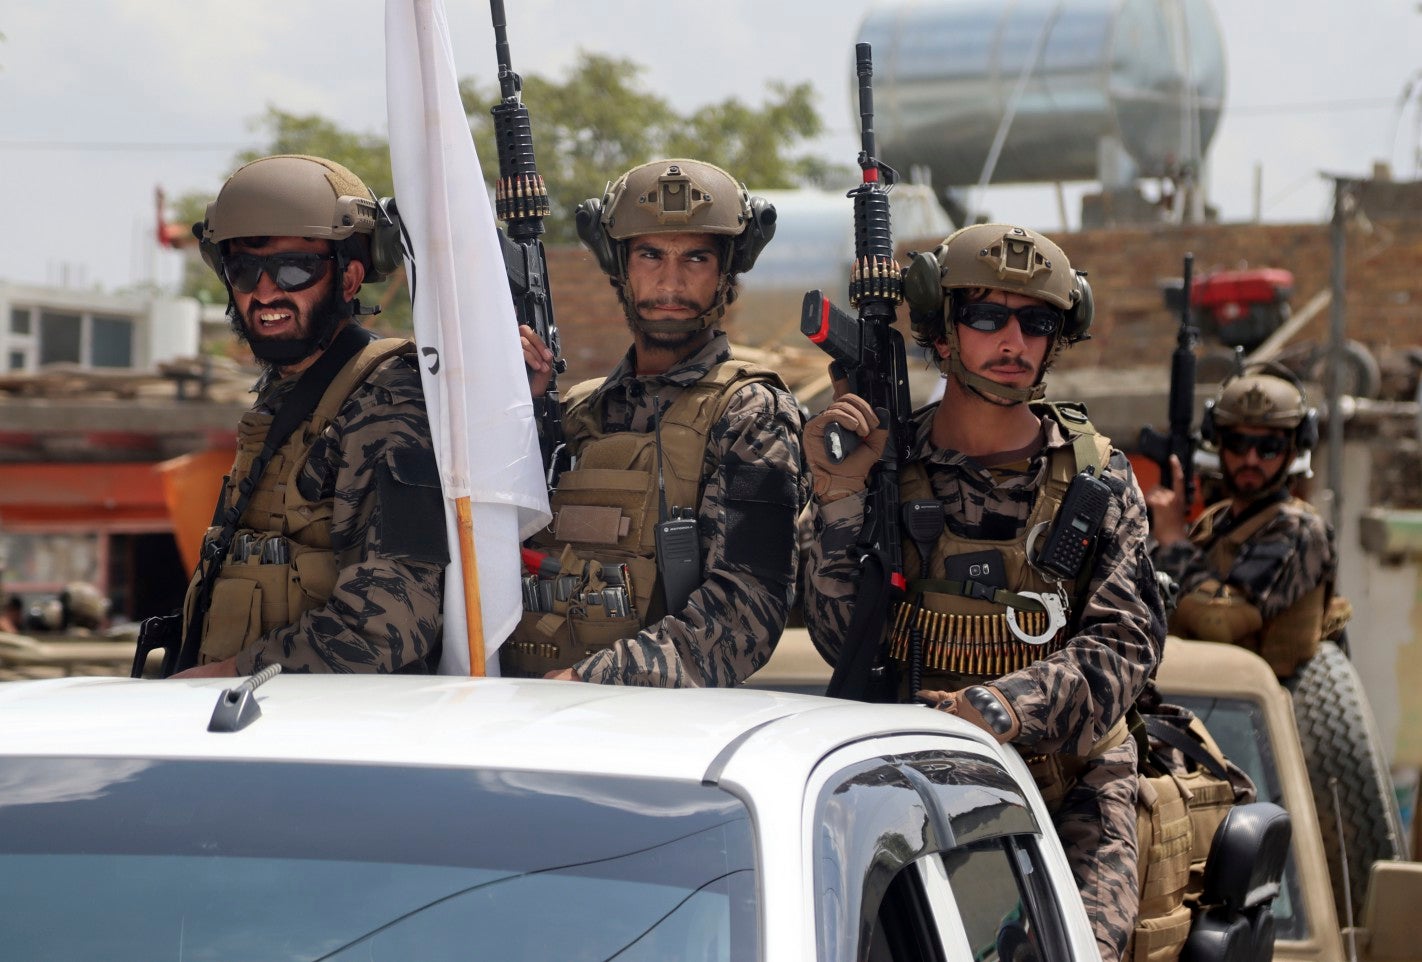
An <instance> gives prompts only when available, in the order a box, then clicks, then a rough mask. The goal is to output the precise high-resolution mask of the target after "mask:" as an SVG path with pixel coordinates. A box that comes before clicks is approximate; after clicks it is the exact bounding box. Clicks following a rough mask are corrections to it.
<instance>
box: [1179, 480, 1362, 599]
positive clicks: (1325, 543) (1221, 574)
mask: <svg viewBox="0 0 1422 962" xmlns="http://www.w3.org/2000/svg"><path fill="white" fill-rule="evenodd" d="M1207 550H1208V546H1201V545H1196V544H1195V543H1194V542H1192V541H1188V540H1186V541H1177V542H1175V543H1173V544H1167V545H1157V546H1156V548H1155V550H1154V551H1153V553H1152V556H1153V558H1154V560H1155V565H1156V567H1157V568H1158V569H1159V570H1161V571H1163V572H1165V573H1166V574H1168V575H1170V576H1171V577H1172V578H1174V579H1175V581H1176V582H1177V583H1178V584H1179V586H1180V593H1181V594H1182V595H1184V594H1188V593H1189V592H1191V591H1193V590H1195V589H1196V588H1197V587H1199V586H1200V583H1201V582H1203V581H1206V580H1208V579H1210V578H1215V579H1217V580H1219V581H1221V582H1223V583H1225V584H1228V585H1230V586H1231V587H1233V588H1236V589H1238V590H1239V591H1240V592H1241V593H1243V595H1244V597H1245V599H1246V600H1247V601H1249V603H1250V604H1252V605H1254V607H1256V608H1258V609H1259V614H1260V615H1261V616H1262V617H1263V618H1264V621H1265V622H1266V623H1267V622H1268V621H1270V620H1271V619H1273V618H1275V617H1277V616H1278V615H1279V614H1280V613H1281V612H1283V611H1284V610H1285V609H1287V608H1288V607H1289V606H1290V605H1292V604H1293V603H1294V602H1296V601H1298V600H1299V599H1300V598H1302V597H1303V596H1304V595H1306V594H1308V593H1309V592H1310V591H1312V590H1313V589H1314V588H1316V587H1318V586H1319V585H1320V584H1329V585H1331V584H1332V583H1333V581H1334V579H1335V577H1336V575H1337V572H1338V555H1337V552H1336V551H1335V549H1334V546H1333V528H1332V526H1331V525H1329V524H1328V522H1327V521H1325V520H1324V519H1323V517H1322V516H1321V515H1319V514H1318V513H1317V512H1316V511H1314V510H1312V508H1311V507H1310V506H1308V505H1306V504H1305V503H1304V502H1301V501H1292V502H1290V501H1285V502H1284V504H1283V505H1282V506H1281V508H1280V510H1279V512H1278V513H1277V514H1276V515H1275V516H1274V517H1273V518H1271V519H1270V520H1269V521H1268V522H1267V523H1266V524H1265V525H1264V527H1262V528H1260V529H1259V531H1258V532H1256V533H1255V535H1254V537H1252V538H1250V539H1249V540H1248V541H1247V542H1245V544H1244V546H1243V547H1242V548H1241V550H1240V553H1239V557H1238V558H1236V559H1235V562H1234V565H1233V566H1232V567H1231V568H1230V570H1229V571H1213V570H1211V568H1210V563H1209V560H1208V559H1207V557H1206V553H1207Z"/></svg>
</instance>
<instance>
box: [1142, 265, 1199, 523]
mask: <svg viewBox="0 0 1422 962" xmlns="http://www.w3.org/2000/svg"><path fill="white" fill-rule="evenodd" d="M1194 266H1195V255H1194V254H1186V255H1185V267H1184V274H1185V277H1184V285H1183V286H1182V287H1181V289H1180V332H1179V334H1178V335H1177V337H1176V339H1175V351H1174V353H1172V354H1171V355H1170V410H1169V415H1170V432H1169V433H1168V434H1161V433H1160V432H1158V431H1156V430H1155V429H1154V428H1152V427H1149V426H1147V427H1143V428H1141V436H1140V449H1141V451H1142V453H1144V454H1145V456H1146V457H1148V458H1150V459H1151V460H1152V461H1154V462H1155V463H1156V464H1158V465H1160V483H1161V484H1162V485H1163V486H1164V487H1167V488H1168V487H1170V485H1171V484H1172V483H1173V481H1174V476H1173V475H1172V473H1171V469H1170V456H1171V455H1172V454H1173V455H1175V457H1177V458H1179V459H1180V469H1181V470H1182V471H1183V472H1184V473H1185V503H1184V504H1183V505H1182V506H1181V507H1182V509H1183V510H1184V511H1185V513H1186V514H1187V515H1188V514H1189V513H1190V505H1191V504H1192V503H1194V500H1195V465H1194V460H1195V431H1194V428H1193V427H1191V424H1192V422H1193V421H1194V419H1195V341H1196V339H1197V337H1198V333H1197V332H1196V330H1195V320H1194V317H1193V316H1192V315H1191V313H1190V274H1191V271H1192V269H1193V268H1194Z"/></svg>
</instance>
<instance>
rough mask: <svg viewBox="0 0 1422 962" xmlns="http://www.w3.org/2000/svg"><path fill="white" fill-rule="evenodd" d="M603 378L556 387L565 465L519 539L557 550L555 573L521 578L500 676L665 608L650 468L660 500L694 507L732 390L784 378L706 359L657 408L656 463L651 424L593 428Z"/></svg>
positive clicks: (569, 655)
mask: <svg viewBox="0 0 1422 962" xmlns="http://www.w3.org/2000/svg"><path fill="white" fill-rule="evenodd" d="M602 383H603V382H602V379H595V380H591V381H584V382H583V383H581V384H578V385H576V386H575V387H574V388H573V389H572V390H570V391H569V392H568V393H567V396H566V397H567V399H566V401H565V404H566V413H565V414H564V416H563V424H564V427H565V430H566V434H567V436H568V438H570V439H571V440H570V441H569V444H570V445H572V451H571V454H572V458H573V467H572V468H571V469H570V470H568V471H565V472H563V474H562V476H561V477H560V478H559V480H558V487H557V489H556V490H555V491H553V493H552V495H551V497H550V501H551V507H552V510H553V523H552V524H551V525H550V526H549V527H548V528H547V529H545V530H544V531H541V532H539V533H538V534H536V535H534V536H533V538H531V539H530V541H529V544H530V545H531V546H532V547H533V548H535V549H537V550H539V551H542V552H544V553H547V554H549V555H552V556H553V557H555V558H558V559H559V562H560V571H559V577H558V578H556V579H553V583H552V584H551V585H550V584H548V583H546V581H545V582H543V583H542V584H540V579H537V578H533V577H529V578H525V580H524V589H525V590H524V602H525V603H524V608H525V610H524V613H523V616H522V618H521V619H520V621H519V625H518V628H517V629H515V631H514V634H513V636H512V637H511V638H510V639H509V640H508V641H506V642H505V643H504V644H503V645H502V646H501V647H500V649H499V662H500V667H501V670H502V672H503V674H505V675H507V676H514V677H524V678H541V677H543V676H544V675H545V674H547V673H548V672H550V671H556V670H560V669H563V668H569V667H571V666H572V665H574V664H576V663H577V662H579V661H582V660H583V659H584V658H586V657H588V656H589V655H592V654H594V653H596V652H598V651H601V650H603V649H605V648H607V647H609V646H611V645H612V644H613V643H614V642H617V641H619V640H620V639H623V638H631V637H634V636H635V635H636V634H637V632H638V631H640V630H641V629H642V628H643V627H645V626H647V625H650V624H654V623H655V622H657V621H659V620H660V619H661V618H662V617H663V616H664V615H666V614H667V613H668V612H666V611H665V610H664V607H665V606H664V604H663V601H662V592H661V585H660V580H659V578H658V576H657V561H656V526H657V523H658V520H659V518H660V504H661V496H660V491H659V487H658V479H659V476H660V477H661V478H662V479H663V480H664V484H665V488H666V504H667V508H668V509H673V508H683V509H689V510H690V511H691V512H692V515H693V516H694V517H695V516H699V514H700V507H701V495H702V491H703V488H704V487H705V483H706V478H707V477H709V475H710V473H711V471H713V470H714V469H715V467H716V463H715V461H714V460H712V458H713V455H712V452H711V451H710V450H709V448H708V446H707V442H708V440H709V438H710V436H711V429H712V428H713V427H714V426H715V424H716V422H717V421H719V420H720V419H721V417H722V416H723V415H724V414H725V412H726V408H727V407H728V406H729V405H730V403H731V398H732V396H733V395H734V394H735V393H736V392H737V391H739V390H740V389H741V388H743V387H745V386H746V385H748V384H755V383H764V384H769V385H771V386H773V387H777V388H780V389H781V390H785V389H786V388H785V383H784V382H783V381H782V380H781V379H780V375H778V374H776V373H775V372H774V371H773V370H771V369H769V368H765V367H761V366H759V365H755V364H751V363H749V362H747V361H735V360H732V361H725V362H723V363H721V364H718V365H716V366H715V367H713V368H711V370H710V371H708V372H707V373H706V375H705V376H704V377H702V378H701V379H700V380H699V381H697V382H696V383H695V384H692V385H689V386H687V387H686V388H684V389H682V390H681V393H680V394H679V396H678V397H677V398H676V400H674V401H673V402H672V404H671V406H670V407H669V408H668V409H667V411H666V413H665V414H663V415H662V417H661V452H660V464H659V463H658V462H659V458H658V450H657V448H658V445H657V437H656V433H655V432H654V431H651V430H649V431H646V432H637V431H606V430H604V429H603V426H602V425H603V411H602V406H601V405H600V404H597V403H595V400H594V397H593V395H594V392H595V391H596V390H597V388H598V387H599V386H600V385H601V384H602ZM540 592H541V595H540ZM534 608H538V609H540V610H532V609H534ZM542 609H551V610H542Z"/></svg>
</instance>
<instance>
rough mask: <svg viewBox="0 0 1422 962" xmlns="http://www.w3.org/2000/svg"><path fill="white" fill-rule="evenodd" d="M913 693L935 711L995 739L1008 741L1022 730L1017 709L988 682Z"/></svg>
mask: <svg viewBox="0 0 1422 962" xmlns="http://www.w3.org/2000/svg"><path fill="white" fill-rule="evenodd" d="M917 695H918V697H919V698H920V699H922V700H923V701H924V702H926V703H928V704H929V705H932V706H933V707H934V708H937V709H938V710H939V711H946V712H948V713H949V714H952V715H957V716H958V717H959V718H961V719H963V720H964V721H966V722H971V723H972V724H974V725H976V726H977V727H979V728H981V729H982V730H983V731H985V732H987V733H988V734H989V735H991V736H992V737H993V738H996V739H997V740H998V741H999V742H1010V741H1012V739H1014V738H1016V737H1017V733H1018V732H1019V731H1021V730H1022V723H1021V722H1020V721H1018V719H1017V713H1016V712H1015V711H1013V710H1012V706H1011V705H1009V704H1008V703H1007V699H1005V698H1003V697H1002V693H1001V692H999V691H998V690H997V689H996V688H993V687H992V686H990V685H974V686H973V687H971V688H964V689H961V690H959V691H920V692H917Z"/></svg>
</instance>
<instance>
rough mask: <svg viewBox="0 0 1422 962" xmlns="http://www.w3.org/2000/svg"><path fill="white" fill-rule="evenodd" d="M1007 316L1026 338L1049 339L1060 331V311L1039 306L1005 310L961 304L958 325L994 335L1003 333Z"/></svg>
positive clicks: (983, 303) (984, 304)
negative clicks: (1014, 321)
mask: <svg viewBox="0 0 1422 962" xmlns="http://www.w3.org/2000/svg"><path fill="white" fill-rule="evenodd" d="M1009 317H1016V318H1017V324H1018V326H1019V327H1021V328H1022V333H1023V334H1025V335H1026V336H1028V337H1050V336H1051V335H1053V334H1055V333H1056V332H1057V331H1059V330H1061V328H1062V321H1063V317H1062V312H1061V311H1059V310H1057V309H1056V308H1055V307H1047V306H1046V305H1041V304H1033V305H1030V306H1028V307H1006V306H1004V305H1002V304H993V303H991V302H989V301H973V302H972V303H970V304H964V305H963V306H962V308H961V309H959V311H958V323H960V324H966V325H968V326H969V327H971V328H972V329H973V330H975V331H981V332H982V333H984V334H995V333H997V332H998V331H1000V330H1002V329H1003V328H1004V327H1005V326H1006V325H1007V319H1008V318H1009Z"/></svg>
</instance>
